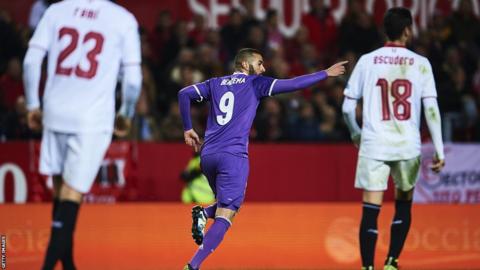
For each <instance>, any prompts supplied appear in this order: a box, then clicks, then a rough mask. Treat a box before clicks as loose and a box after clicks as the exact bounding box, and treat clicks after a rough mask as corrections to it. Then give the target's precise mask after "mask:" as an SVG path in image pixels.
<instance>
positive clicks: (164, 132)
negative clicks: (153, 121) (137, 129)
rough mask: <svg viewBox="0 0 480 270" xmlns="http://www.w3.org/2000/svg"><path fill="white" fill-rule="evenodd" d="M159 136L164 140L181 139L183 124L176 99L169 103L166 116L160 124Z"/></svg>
mask: <svg viewBox="0 0 480 270" xmlns="http://www.w3.org/2000/svg"><path fill="white" fill-rule="evenodd" d="M160 134H161V135H160V136H161V139H162V140H165V141H178V140H182V139H183V125H182V119H181V117H180V111H179V109H178V103H177V102H176V101H174V102H172V103H170V108H169V110H168V114H167V116H166V117H165V118H164V119H163V121H162V123H161V124H160Z"/></svg>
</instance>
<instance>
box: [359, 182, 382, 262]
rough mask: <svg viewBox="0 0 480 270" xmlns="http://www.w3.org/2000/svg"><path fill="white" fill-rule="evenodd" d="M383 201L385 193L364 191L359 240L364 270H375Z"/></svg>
mask: <svg viewBox="0 0 480 270" xmlns="http://www.w3.org/2000/svg"><path fill="white" fill-rule="evenodd" d="M382 201H383V191H368V190H364V191H363V210H362V221H361V222H360V231H359V240H360V254H361V255H362V266H363V267H362V269H365V270H373V262H374V258H375V245H376V243H377V236H378V230H377V218H378V214H379V213H380V207H381V205H382Z"/></svg>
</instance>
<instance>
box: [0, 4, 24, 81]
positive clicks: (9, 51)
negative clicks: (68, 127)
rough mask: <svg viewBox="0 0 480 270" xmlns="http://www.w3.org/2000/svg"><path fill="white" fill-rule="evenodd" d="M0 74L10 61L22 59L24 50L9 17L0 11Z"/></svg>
mask: <svg viewBox="0 0 480 270" xmlns="http://www.w3.org/2000/svg"><path fill="white" fill-rule="evenodd" d="M0 40H1V42H2V45H1V46H0V74H3V73H4V72H5V69H6V67H7V63H8V62H9V61H10V59H12V58H14V57H17V58H19V59H23V53H24V51H25V48H24V47H22V41H21V38H20V36H19V34H18V32H17V30H16V27H15V24H14V23H13V21H12V18H11V17H10V15H9V14H8V13H7V12H6V11H4V10H1V9H0Z"/></svg>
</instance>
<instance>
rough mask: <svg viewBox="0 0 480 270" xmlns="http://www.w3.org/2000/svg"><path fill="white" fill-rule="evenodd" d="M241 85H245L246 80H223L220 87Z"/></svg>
mask: <svg viewBox="0 0 480 270" xmlns="http://www.w3.org/2000/svg"><path fill="white" fill-rule="evenodd" d="M240 83H245V78H231V79H223V80H222V82H221V83H220V85H233V84H240Z"/></svg>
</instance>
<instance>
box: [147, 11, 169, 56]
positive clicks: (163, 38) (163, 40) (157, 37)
mask: <svg viewBox="0 0 480 270" xmlns="http://www.w3.org/2000/svg"><path fill="white" fill-rule="evenodd" d="M172 25H173V24H172V16H171V14H170V11H167V10H162V11H160V13H159V14H158V18H157V22H156V24H155V28H154V30H153V33H152V35H150V44H151V47H152V49H153V50H152V51H153V53H154V54H155V56H156V57H155V58H156V59H155V60H154V62H156V63H162V64H165V61H164V59H163V54H162V53H161V52H163V50H164V47H165V44H167V42H168V41H169V40H170V39H171V37H172V35H173V26H172Z"/></svg>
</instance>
